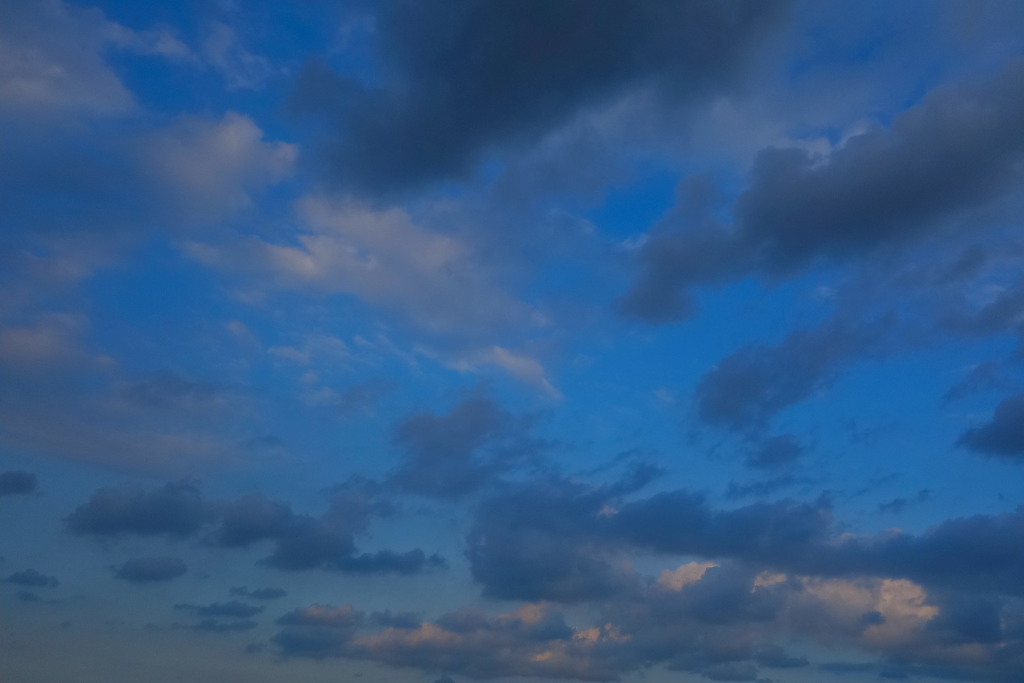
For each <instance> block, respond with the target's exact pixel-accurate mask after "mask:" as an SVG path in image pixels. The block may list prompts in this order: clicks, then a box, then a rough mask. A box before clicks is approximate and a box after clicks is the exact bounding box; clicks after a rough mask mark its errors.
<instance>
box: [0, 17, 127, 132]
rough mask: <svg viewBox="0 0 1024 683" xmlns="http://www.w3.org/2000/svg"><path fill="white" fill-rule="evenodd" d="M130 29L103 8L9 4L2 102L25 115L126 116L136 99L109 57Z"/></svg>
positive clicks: (0, 56) (1, 46) (1, 36)
mask: <svg viewBox="0 0 1024 683" xmlns="http://www.w3.org/2000/svg"><path fill="white" fill-rule="evenodd" d="M129 34H130V31H128V30H127V29H125V28H123V27H121V26H119V25H118V24H115V23H113V22H111V21H109V20H107V19H106V18H105V17H104V16H103V13H102V11H100V10H97V9H94V8H79V7H73V6H69V5H66V4H65V3H63V2H60V1H59V0H44V1H43V2H38V3H30V4H27V5H23V4H21V3H6V4H5V6H4V21H3V28H2V29H0V63H2V64H3V65H4V66H3V67H2V68H0V102H2V103H3V107H2V108H3V109H4V110H14V111H15V112H17V113H18V114H20V115H26V114H27V115H36V116H39V115H46V114H50V113H55V112H56V113H62V112H79V113H88V114H107V115H109V114H121V113H124V112H127V111H129V110H131V109H132V108H133V107H134V106H135V101H134V98H133V97H132V94H131V93H130V92H129V91H128V89H127V88H126V87H125V86H124V84H123V83H122V82H121V80H120V79H119V78H118V76H117V74H116V73H115V72H114V70H113V69H111V68H110V66H109V65H108V64H107V63H106V60H105V59H104V56H103V51H104V49H105V48H107V47H108V46H110V45H112V44H116V43H117V42H118V41H119V39H120V38H121V37H123V36H127V35H129Z"/></svg>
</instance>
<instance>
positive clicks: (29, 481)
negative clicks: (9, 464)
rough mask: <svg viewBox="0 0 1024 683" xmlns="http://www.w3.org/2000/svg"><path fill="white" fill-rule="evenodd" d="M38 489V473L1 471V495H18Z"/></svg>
mask: <svg viewBox="0 0 1024 683" xmlns="http://www.w3.org/2000/svg"><path fill="white" fill-rule="evenodd" d="M35 490H36V475H34V474H32V473H31V472H22V471H20V470H9V471H7V472H0V496H16V495H25V494H28V493H32V492H33V491H35Z"/></svg>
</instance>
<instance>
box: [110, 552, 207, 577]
mask: <svg viewBox="0 0 1024 683" xmlns="http://www.w3.org/2000/svg"><path fill="white" fill-rule="evenodd" d="M113 569H114V577H115V578H118V579H122V580H124V581H130V582H131V583H152V582H156V581H170V580H172V579H176V578H178V577H179V576H181V575H182V574H184V573H185V572H186V571H187V570H188V567H187V566H186V565H185V563H184V562H182V561H181V560H180V559H178V558H176V557H137V558H134V559H131V560H126V561H125V562H123V563H121V564H120V565H118V566H116V567H113Z"/></svg>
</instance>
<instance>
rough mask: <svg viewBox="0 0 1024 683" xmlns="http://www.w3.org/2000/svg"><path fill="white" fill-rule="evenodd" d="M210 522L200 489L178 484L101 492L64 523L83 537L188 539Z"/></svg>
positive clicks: (182, 483)
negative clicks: (128, 536)
mask: <svg viewBox="0 0 1024 683" xmlns="http://www.w3.org/2000/svg"><path fill="white" fill-rule="evenodd" d="M210 519H211V511H210V509H209V508H208V507H207V505H206V503H205V502H204V501H203V499H202V497H201V496H200V493H199V489H198V488H197V487H196V486H195V485H194V484H191V483H188V482H179V483H169V484H164V485H163V486H162V487H160V488H158V489H153V490H149V491H147V490H144V489H141V488H138V487H131V488H123V489H112V488H105V489H100V490H99V491H97V492H96V493H94V494H93V495H92V497H91V498H90V499H89V500H88V501H86V502H85V503H83V504H82V505H80V506H78V507H77V508H76V509H75V510H74V511H73V512H72V513H71V514H70V515H68V516H67V517H65V519H64V521H65V523H66V524H67V527H68V529H69V530H70V531H72V532H73V533H76V534H80V535H94V536H117V535H121V534H133V535H139V536H167V537H170V538H186V537H188V536H191V535H193V534H195V533H196V532H197V531H199V529H200V527H202V525H203V524H205V523H206V522H208V521H210Z"/></svg>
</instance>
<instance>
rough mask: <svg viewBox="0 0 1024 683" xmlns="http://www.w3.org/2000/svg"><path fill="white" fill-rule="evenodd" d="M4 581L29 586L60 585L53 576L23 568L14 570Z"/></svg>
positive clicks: (51, 586) (54, 586)
mask: <svg viewBox="0 0 1024 683" xmlns="http://www.w3.org/2000/svg"><path fill="white" fill-rule="evenodd" d="M4 583H13V584H17V585H19V586H31V587H33V588H56V587H57V586H59V585H60V581H58V580H57V579H56V577H53V576H47V575H46V574H43V573H41V572H39V571H37V570H35V569H25V570H23V571H20V572H14V573H13V574H11V575H10V576H8V577H7V578H6V579H4Z"/></svg>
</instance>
